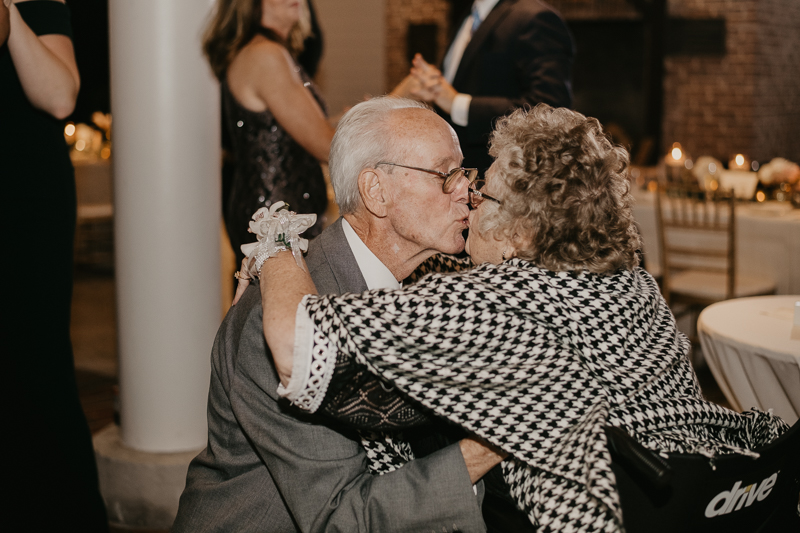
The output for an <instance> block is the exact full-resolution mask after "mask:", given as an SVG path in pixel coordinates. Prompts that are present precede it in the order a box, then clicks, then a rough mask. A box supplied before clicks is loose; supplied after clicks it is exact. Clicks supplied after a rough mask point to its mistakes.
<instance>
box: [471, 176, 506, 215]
mask: <svg viewBox="0 0 800 533" xmlns="http://www.w3.org/2000/svg"><path fill="white" fill-rule="evenodd" d="M484 185H486V180H475V181H474V182H472V183H470V186H469V205H470V207H472V209H478V206H479V205H481V204H482V203H483V201H484V200H491V201H492V202H497V205H503V202H501V201H500V200H498V199H497V198H494V197H492V196H489V195H488V194H486V193H484V192H481V189H483V186H484Z"/></svg>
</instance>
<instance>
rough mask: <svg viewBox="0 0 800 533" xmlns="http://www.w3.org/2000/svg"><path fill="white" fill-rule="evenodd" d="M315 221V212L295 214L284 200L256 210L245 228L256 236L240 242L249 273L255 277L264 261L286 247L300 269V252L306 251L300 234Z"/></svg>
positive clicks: (304, 241) (306, 240) (301, 263)
mask: <svg viewBox="0 0 800 533" xmlns="http://www.w3.org/2000/svg"><path fill="white" fill-rule="evenodd" d="M316 221H317V215H314V214H311V215H298V214H297V213H295V212H294V211H289V204H287V203H286V202H275V203H274V204H272V206H271V207H269V208H267V207H262V208H261V209H259V210H258V211H256V212H255V214H254V215H253V220H252V221H250V230H249V231H250V233H254V234H255V235H256V236H257V237H258V241H257V242H253V243H249V244H243V245H242V253H244V255H246V256H247V258H246V259H245V263H246V264H247V272H248V273H249V274H250V276H251V277H257V276H258V274H259V272H261V267H262V265H263V264H264V261H266V260H267V259H269V258H270V257H273V256H275V255H277V254H278V253H280V252H284V251H287V250H289V251H291V252H292V255H293V256H294V259H295V261H297V265H298V266H299V267H300V268H303V262H302V261H301V259H302V253H303V252H305V251H307V250H308V239H303V238H302V237H300V234H301V233H303V232H304V231H305V230H307V229H308V228H310V227H311V226H313V225H314V223H315V222H316Z"/></svg>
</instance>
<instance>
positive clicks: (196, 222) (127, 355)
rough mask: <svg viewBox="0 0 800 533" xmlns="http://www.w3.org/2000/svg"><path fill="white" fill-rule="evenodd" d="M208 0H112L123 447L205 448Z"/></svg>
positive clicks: (214, 304) (216, 262) (213, 219)
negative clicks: (205, 50)
mask: <svg viewBox="0 0 800 533" xmlns="http://www.w3.org/2000/svg"><path fill="white" fill-rule="evenodd" d="M210 6H211V3H210V2H209V0H111V1H110V3H109V30H110V31H109V34H110V41H111V42H110V51H111V104H112V105H111V111H112V116H113V121H114V122H113V143H114V146H113V162H114V192H115V201H114V205H115V247H116V250H115V253H116V256H115V259H116V280H117V307H118V320H119V324H118V332H119V359H120V364H119V378H120V407H121V412H120V416H121V430H120V434H121V438H122V444H123V445H124V446H126V447H128V448H131V449H133V450H136V451H140V452H150V453H172V452H182V451H187V450H199V449H201V448H203V447H204V446H205V444H206V438H207V427H206V399H207V393H208V384H209V372H210V358H209V355H210V352H211V347H212V343H213V339H214V334H215V333H216V330H217V328H218V326H219V323H220V315H219V310H220V306H221V301H220V257H219V250H220V246H219V221H220V191H219V189H220V177H219V168H220V165H219V162H220V158H219V146H220V141H219V93H218V86H217V83H216V81H215V80H214V79H213V76H212V75H211V72H210V69H209V67H208V64H207V63H206V61H205V60H204V58H203V56H202V53H201V42H200V40H201V34H202V29H203V27H204V25H205V22H206V20H207V17H208V13H209V10H210Z"/></svg>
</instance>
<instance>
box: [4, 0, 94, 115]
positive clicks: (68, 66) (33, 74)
mask: <svg viewBox="0 0 800 533" xmlns="http://www.w3.org/2000/svg"><path fill="white" fill-rule="evenodd" d="M4 3H5V5H6V6H7V7H8V12H9V27H10V30H9V35H8V51H9V53H10V55H11V61H12V62H13V63H14V69H15V70H16V72H17V76H18V77H19V81H20V83H21V84H22V89H23V91H24V92H25V96H26V97H27V98H28V101H29V102H30V103H31V104H32V105H33V106H34V107H36V108H37V109H41V110H42V111H44V112H46V113H48V114H50V115H52V116H54V117H55V118H57V119H64V118H66V117H68V116H69V115H70V114H71V113H72V110H73V109H75V101H76V100H77V98H78V90H79V89H80V85H81V80H80V76H79V74H78V65H77V64H76V63H75V52H74V50H73V48H72V41H71V40H70V38H69V37H67V36H66V35H56V34H52V35H42V36H37V35H36V34H35V33H33V31H32V30H31V29H30V28H29V27H28V25H27V24H26V23H25V21H24V20H23V19H22V16H21V15H20V14H19V11H18V10H17V8H16V6H14V2H13V1H12V0H4ZM62 3H63V1H62Z"/></svg>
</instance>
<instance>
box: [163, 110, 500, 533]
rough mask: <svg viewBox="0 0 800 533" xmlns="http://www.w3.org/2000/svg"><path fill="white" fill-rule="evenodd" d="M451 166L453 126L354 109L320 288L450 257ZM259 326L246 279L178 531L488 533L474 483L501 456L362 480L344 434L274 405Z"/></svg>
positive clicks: (221, 355) (362, 459) (455, 239)
mask: <svg viewBox="0 0 800 533" xmlns="http://www.w3.org/2000/svg"><path fill="white" fill-rule="evenodd" d="M461 159H462V156H461V151H460V149H459V147H458V142H457V139H456V136H455V134H454V133H453V131H452V129H451V128H450V127H449V126H448V125H447V123H446V122H445V121H443V120H442V119H441V118H439V117H438V116H437V115H436V114H435V113H433V112H431V111H430V110H428V109H426V108H424V107H422V105H421V104H418V103H416V102H413V101H409V100H400V99H393V98H379V99H375V100H371V101H368V102H363V103H361V104H358V105H356V106H354V107H353V109H351V110H350V111H349V112H348V113H347V114H346V115H345V116H344V117H343V118H342V120H341V121H340V123H339V126H338V129H337V133H336V136H335V137H334V140H333V143H332V146H331V157H330V170H331V178H332V181H333V183H334V189H335V191H336V199H337V202H338V203H339V207H340V211H341V212H342V214H343V218H340V219H339V220H337V221H336V222H335V223H334V224H333V225H332V226H331V227H329V228H328V229H326V230H325V231H324V232H323V233H322V234H321V235H320V236H319V237H317V238H316V239H314V240H313V241H312V242H311V245H310V247H309V252H308V256H307V264H308V267H309V271H310V273H311V276H312V278H313V280H314V283H315V285H316V287H317V289H318V291H319V292H320V293H323V294H324V293H336V294H341V293H344V292H357V291H364V290H366V289H368V288H381V287H397V286H399V285H400V281H398V280H403V279H405V278H406V277H407V276H408V275H409V274H410V273H411V272H412V271H413V270H414V269H415V268H416V267H417V266H418V265H419V264H420V263H421V262H422V261H424V260H425V259H427V258H428V257H430V256H431V255H433V254H434V253H437V252H445V253H457V252H460V251H461V250H462V249H463V247H464V237H463V235H462V232H463V230H464V229H465V227H466V219H467V215H468V208H467V180H466V179H465V178H463V177H460V178H457V179H455V180H451V181H452V184H451V185H452V186H451V187H445V185H444V183H445V182H444V181H443V179H442V177H440V176H439V174H440V173H441V174H445V173H448V171H450V170H451V169H455V168H458V167H459V166H460V164H461ZM402 165H408V167H415V168H408V167H405V166H402ZM453 175H454V176H458V174H457V173H454V174H453ZM446 189H447V190H446ZM261 324H262V311H261V299H260V293H259V287H258V285H257V284H255V285H254V286H251V287H249V288H248V289H247V290H246V291H245V293H244V296H243V297H242V299H241V300H240V301H239V302H238V303H237V304H236V305H235V306H234V307H232V308H231V310H230V312H229V313H228V315H227V316H226V318H225V320H224V322H223V323H222V326H221V327H220V330H219V332H218V334H217V338H216V341H215V343H214V348H213V351H212V356H211V359H212V373H211V376H212V377H211V388H210V391H209V400H208V424H209V438H208V446H207V448H206V449H205V450H204V451H203V452H201V453H200V455H198V456H197V457H196V458H195V459H194V460H193V461H192V463H191V465H190V466H189V472H188V475H187V480H186V488H185V490H184V492H183V495H182V496H181V500H180V507H179V510H178V516H177V518H176V521H175V524H174V526H173V529H172V531H173V532H174V533H181V532H188V531H191V532H204V531H220V532H223V531H225V532H227V531H237V532H249V531H252V532H256V531H259V532H264V531H266V532H271V533H282V532H292V533H293V532H296V531H303V532H318V531H319V532H321V531H381V532H390V531H431V530H435V531H462V532H473V531H477V532H480V531H485V526H484V523H483V519H482V517H481V509H480V503H481V498H482V497H483V484H482V483H478V485H477V486H473V484H474V483H477V480H478V479H479V478H480V477H481V476H482V475H483V474H484V473H486V472H487V471H488V470H489V469H490V468H492V467H493V466H495V465H496V464H497V463H498V462H499V460H500V458H499V457H498V456H497V455H496V454H494V453H493V452H492V451H491V450H489V449H488V448H484V447H483V446H481V445H480V444H478V443H477V442H475V441H472V440H470V439H464V440H462V441H461V442H458V443H455V444H453V445H450V446H447V447H445V448H444V449H441V450H439V451H437V452H435V453H433V454H431V455H428V456H426V457H425V458H423V459H417V460H414V461H411V462H409V463H407V464H406V465H405V466H403V467H402V468H400V469H398V470H395V471H394V472H391V473H389V474H385V475H382V476H373V475H371V474H370V473H369V472H367V469H366V465H367V459H366V453H365V451H364V449H363V448H362V446H361V445H360V443H359V439H358V437H357V436H356V435H355V434H354V433H353V432H350V431H348V430H347V429H345V428H342V427H338V426H335V425H332V424H330V423H329V422H325V421H323V420H322V419H319V418H316V417H313V416H308V415H302V414H299V412H298V411H296V410H294V409H293V408H292V407H291V406H289V405H288V403H286V402H285V401H284V400H281V399H280V398H279V396H278V393H277V390H278V385H279V380H278V377H277V374H276V371H275V368H274V365H273V362H272V358H271V357H270V355H269V353H268V351H267V350H268V349H267V346H266V343H265V341H264V335H263V329H262V326H261Z"/></svg>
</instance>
